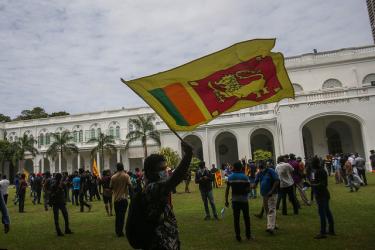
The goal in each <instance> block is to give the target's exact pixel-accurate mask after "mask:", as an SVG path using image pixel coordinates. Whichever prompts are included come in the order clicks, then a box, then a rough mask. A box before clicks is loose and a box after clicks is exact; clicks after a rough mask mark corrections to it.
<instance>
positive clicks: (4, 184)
mask: <svg viewBox="0 0 375 250" xmlns="http://www.w3.org/2000/svg"><path fill="white" fill-rule="evenodd" d="M2 177H3V178H2V180H1V181H0V192H1V194H2V195H3V198H4V201H5V204H7V203H8V187H9V184H10V182H9V180H7V177H6V175H3V176H2Z"/></svg>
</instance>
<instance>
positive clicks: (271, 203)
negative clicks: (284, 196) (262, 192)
mask: <svg viewBox="0 0 375 250" xmlns="http://www.w3.org/2000/svg"><path fill="white" fill-rule="evenodd" d="M276 202H277V194H273V195H271V196H270V197H267V196H264V197H263V207H264V210H265V211H266V214H267V229H271V230H274V229H275V226H276Z"/></svg>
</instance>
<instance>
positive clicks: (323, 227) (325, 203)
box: [317, 199, 335, 234]
mask: <svg viewBox="0 0 375 250" xmlns="http://www.w3.org/2000/svg"><path fill="white" fill-rule="evenodd" d="M317 203H318V212H319V217H320V233H321V234H326V233H327V221H328V232H330V233H334V232H335V229H334V225H333V224H334V223H333V216H332V213H331V210H330V209H329V200H328V199H324V200H318V201H317Z"/></svg>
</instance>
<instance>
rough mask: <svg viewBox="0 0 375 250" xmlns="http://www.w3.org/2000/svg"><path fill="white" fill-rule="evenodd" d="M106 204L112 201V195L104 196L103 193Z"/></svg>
mask: <svg viewBox="0 0 375 250" xmlns="http://www.w3.org/2000/svg"><path fill="white" fill-rule="evenodd" d="M103 201H104V204H108V203H112V196H104V195H103Z"/></svg>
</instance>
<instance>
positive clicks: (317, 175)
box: [311, 157, 336, 239]
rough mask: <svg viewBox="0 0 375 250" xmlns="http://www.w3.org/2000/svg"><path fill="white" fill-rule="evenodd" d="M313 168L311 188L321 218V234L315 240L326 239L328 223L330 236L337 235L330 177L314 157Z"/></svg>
mask: <svg viewBox="0 0 375 250" xmlns="http://www.w3.org/2000/svg"><path fill="white" fill-rule="evenodd" d="M311 166H312V168H313V172H312V173H311V175H312V176H311V186H312V188H313V190H314V194H315V198H316V202H317V204H318V211H319V216H320V233H319V234H318V235H316V236H315V239H324V238H326V237H327V236H326V235H327V228H326V227H327V221H328V234H329V235H336V234H335V229H334V222H333V216H332V213H331V210H330V208H329V200H330V193H329V191H328V188H327V186H328V177H327V172H326V171H325V170H324V169H323V168H322V167H321V166H320V162H319V159H318V158H316V157H314V158H313V159H312V161H311Z"/></svg>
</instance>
